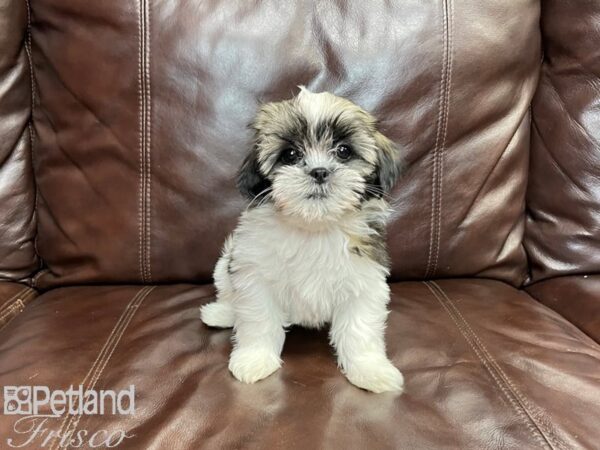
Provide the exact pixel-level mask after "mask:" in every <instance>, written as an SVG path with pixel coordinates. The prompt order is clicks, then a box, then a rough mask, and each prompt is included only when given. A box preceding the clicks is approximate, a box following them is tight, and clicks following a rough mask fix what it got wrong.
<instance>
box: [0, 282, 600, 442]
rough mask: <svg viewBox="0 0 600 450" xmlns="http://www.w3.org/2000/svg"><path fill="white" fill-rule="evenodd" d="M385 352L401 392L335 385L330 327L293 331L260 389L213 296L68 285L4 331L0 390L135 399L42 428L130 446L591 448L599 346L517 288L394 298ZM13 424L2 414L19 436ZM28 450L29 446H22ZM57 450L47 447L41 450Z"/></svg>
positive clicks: (419, 291)
mask: <svg viewBox="0 0 600 450" xmlns="http://www.w3.org/2000/svg"><path fill="white" fill-rule="evenodd" d="M392 291H393V296H392V297H393V298H392V302H391V310H392V311H391V314H390V316H389V325H388V329H387V342H388V352H389V354H390V356H391V358H392V359H393V361H394V363H395V364H396V365H397V366H398V367H399V368H400V369H401V370H402V371H403V373H404V375H405V378H406V391H405V393H404V394H403V395H402V396H399V397H398V396H395V395H393V394H381V395H375V394H370V393H367V392H364V391H361V390H359V389H357V388H355V387H354V386H352V385H351V384H349V383H348V382H347V381H346V380H345V378H344V377H343V376H342V375H341V374H340V372H339V371H338V369H337V367H336V363H335V358H334V355H333V352H332V350H331V348H330V346H329V345H328V342H327V333H326V331H311V330H302V329H296V328H294V329H292V330H290V331H289V333H288V335H287V340H286V345H285V348H284V353H283V360H284V366H283V368H282V369H281V370H280V371H278V372H276V373H275V374H274V375H273V376H271V377H269V378H267V379H266V380H264V381H262V382H259V383H258V384H255V385H244V384H241V383H239V382H237V381H235V380H234V379H233V378H232V377H231V375H230V374H229V373H228V370H227V359H228V354H229V351H230V348H231V344H230V331H229V330H220V331H219V330H212V329H208V328H207V327H205V326H204V325H203V324H202V323H201V322H200V320H199V319H198V306H199V305H200V304H202V303H204V302H207V301H209V300H210V299H212V297H213V288H212V287H210V286H191V285H174V286H158V287H135V286H122V287H111V286H103V287H72V288H61V289H56V290H53V291H50V292H48V293H45V294H43V295H41V296H40V297H39V298H37V300H36V301H34V302H33V303H32V304H31V305H30V306H29V307H28V308H27V309H26V310H25V311H24V312H23V313H21V314H20V315H18V316H17V317H16V318H14V320H12V321H11V322H10V323H9V324H8V325H7V326H6V327H5V328H4V329H3V330H2V332H1V333H2V336H1V339H0V384H1V385H4V386H6V385H32V384H34V385H44V386H48V387H50V388H51V389H66V388H67V387H68V386H69V385H70V384H73V385H79V384H83V385H84V386H86V387H88V388H95V389H97V390H98V389H124V388H126V387H128V386H129V385H130V384H134V385H135V389H136V414H135V415H134V416H113V415H103V416H82V417H80V418H77V416H73V417H71V416H67V417H66V420H65V419H63V418H55V419H49V420H48V423H47V427H48V428H49V429H53V430H58V429H60V427H61V426H63V427H64V428H65V429H77V430H88V431H89V432H90V433H92V432H94V431H96V430H100V429H106V430H109V431H114V430H124V431H126V432H127V433H129V434H131V435H134V436H133V437H131V438H128V439H127V440H126V444H127V445H125V443H124V444H123V448H172V449H178V448H199V447H200V446H201V445H203V446H204V447H203V448H239V447H240V446H241V445H242V444H243V445H245V446H246V448H281V447H286V448H318V447H320V448H323V447H325V448H334V447H335V448H367V447H368V448H478V449H482V448H499V447H502V448H515V449H524V448H535V447H542V448H553V449H565V448H592V447H593V446H594V445H596V444H597V443H598V442H600V431H599V429H598V427H597V423H598V417H599V415H600V379H599V378H600V376H599V374H600V346H599V345H598V344H597V343H595V342H594V341H592V340H591V339H590V338H589V337H587V336H586V335H585V334H584V333H582V332H581V331H580V330H579V329H577V328H576V327H575V326H573V325H571V324H570V323H569V322H567V321H566V320H564V319H563V318H562V317H561V316H559V315H558V314H556V313H555V312H553V311H552V310H550V309H548V308H546V307H545V306H543V305H541V304H540V303H538V302H537V301H535V300H534V299H533V298H531V297H529V296H528V295H527V294H526V293H524V292H522V291H517V290H515V289H514V288H512V287H509V286H508V285H506V284H503V283H500V282H495V281H487V280H471V279H464V280H446V281H439V282H430V283H417V282H405V283H398V284H394V285H393V286H392ZM16 418H17V416H7V415H4V416H1V418H0V436H3V437H6V436H12V437H14V438H15V439H16V441H15V442H21V441H22V439H24V438H23V437H19V436H18V435H17V436H15V434H14V431H13V424H14V422H15V420H16ZM19 439H21V441H19ZM48 447H49V445H48V446H47V448H48Z"/></svg>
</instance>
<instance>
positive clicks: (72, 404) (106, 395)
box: [4, 385, 135, 416]
mask: <svg viewBox="0 0 600 450" xmlns="http://www.w3.org/2000/svg"><path fill="white" fill-rule="evenodd" d="M47 409H50V411H51V412H52V415H53V416H62V415H63V414H70V415H86V416H90V415H97V414H101V415H104V414H119V415H125V416H128V415H132V414H134V413H135V386H134V385H131V386H129V388H128V389H124V390H122V391H119V392H116V391H113V390H101V391H95V390H93V389H87V390H85V391H84V388H83V386H81V385H80V386H78V387H77V388H75V387H74V386H70V387H69V389H67V390H66V391H61V390H54V391H50V389H49V388H48V387H47V386H4V414H6V415H22V416H30V415H39V414H41V413H40V411H43V410H47Z"/></svg>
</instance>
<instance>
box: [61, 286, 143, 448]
mask: <svg viewBox="0 0 600 450" xmlns="http://www.w3.org/2000/svg"><path fill="white" fill-rule="evenodd" d="M144 289H146V288H142V289H140V290H139V291H138V292H137V293H136V294H135V295H134V296H133V298H132V299H131V301H130V302H129V303H128V304H127V306H126V307H125V309H124V310H123V312H122V313H121V316H119V319H118V320H117V323H116V324H115V326H114V327H113V329H112V330H111V332H110V334H109V335H108V338H107V340H106V342H105V343H104V346H103V347H102V349H101V350H100V352H99V353H98V355H97V357H96V359H95V360H94V363H93V364H92V366H91V367H90V370H89V371H88V372H87V374H86V375H85V377H84V378H83V380H82V381H81V385H85V384H87V382H88V378H90V376H91V374H92V373H94V371H95V370H97V367H98V366H99V364H100V361H101V360H102V359H104V358H105V355H106V353H107V349H108V348H109V347H110V346H111V345H112V341H113V340H114V337H115V334H116V333H117V332H118V330H120V329H121V327H122V323H123V321H124V319H125V317H126V315H127V314H128V312H129V309H130V308H131V306H132V305H133V304H134V303H135V302H136V301H137V299H138V298H139V297H140V296H141V295H142V292H143V291H144ZM70 419H71V417H70V416H68V415H66V416H65V418H64V419H63V421H62V423H61V427H60V429H59V432H58V434H57V439H59V440H60V437H61V436H62V435H63V430H64V428H65V425H67V423H69V424H70ZM55 443H57V441H55V442H54V443H53V445H51V446H50V449H51V450H53V449H54V448H55V447H54V444H55Z"/></svg>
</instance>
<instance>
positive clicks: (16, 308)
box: [0, 298, 25, 322]
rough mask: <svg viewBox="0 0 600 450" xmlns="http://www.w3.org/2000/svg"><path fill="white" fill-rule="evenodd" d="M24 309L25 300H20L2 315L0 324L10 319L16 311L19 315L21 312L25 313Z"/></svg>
mask: <svg viewBox="0 0 600 450" xmlns="http://www.w3.org/2000/svg"><path fill="white" fill-rule="evenodd" d="M24 308H25V303H23V300H21V299H20V298H18V299H17V300H16V301H15V302H14V303H13V304H12V305H10V306H9V307H8V308H6V310H5V311H2V314H0V322H2V321H3V320H4V319H6V318H7V317H9V316H10V315H11V314H12V313H14V312H15V311H17V314H18V313H20V312H21V311H23V309H24Z"/></svg>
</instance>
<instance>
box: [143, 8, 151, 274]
mask: <svg viewBox="0 0 600 450" xmlns="http://www.w3.org/2000/svg"><path fill="white" fill-rule="evenodd" d="M144 5H145V9H144V16H145V20H144V22H145V25H146V26H145V33H146V34H145V43H146V44H145V52H146V54H145V58H144V64H145V65H144V76H145V79H146V96H147V99H146V171H147V176H146V278H147V281H148V282H152V265H151V250H152V247H151V244H152V242H151V230H152V228H151V226H152V222H151V218H152V217H151V212H152V164H151V163H152V160H151V152H152V90H151V86H150V52H151V46H150V0H145V1H144Z"/></svg>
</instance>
